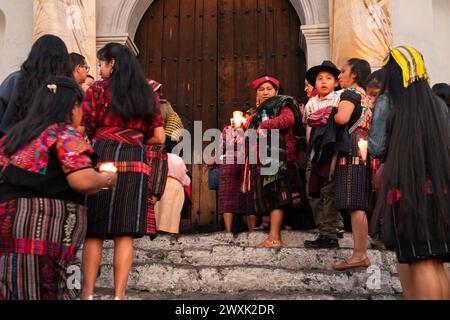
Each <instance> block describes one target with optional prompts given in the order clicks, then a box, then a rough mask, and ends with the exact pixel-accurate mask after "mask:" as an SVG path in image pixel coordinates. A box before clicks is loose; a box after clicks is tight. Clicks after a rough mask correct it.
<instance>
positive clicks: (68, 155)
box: [56, 126, 94, 174]
mask: <svg viewBox="0 0 450 320" xmlns="http://www.w3.org/2000/svg"><path fill="white" fill-rule="evenodd" d="M56 152H57V154H58V158H59V161H60V162H61V167H62V169H63V172H64V173H65V174H68V173H70V172H73V171H76V170H79V169H83V168H88V167H92V160H91V158H90V156H89V155H91V154H93V153H94V150H93V149H92V147H91V146H90V145H89V144H87V143H86V141H85V140H84V138H83V137H82V136H81V135H80V134H79V133H78V132H76V131H75V129H73V128H72V127H70V126H67V127H66V128H65V130H64V131H63V132H62V133H61V135H60V136H59V137H58V142H57V144H56Z"/></svg>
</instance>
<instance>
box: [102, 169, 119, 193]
mask: <svg viewBox="0 0 450 320" xmlns="http://www.w3.org/2000/svg"><path fill="white" fill-rule="evenodd" d="M100 174H101V175H102V176H103V177H104V178H105V180H106V181H105V186H104V188H105V189H112V187H113V186H114V185H115V184H116V181H117V173H116V172H107V171H102V172H100Z"/></svg>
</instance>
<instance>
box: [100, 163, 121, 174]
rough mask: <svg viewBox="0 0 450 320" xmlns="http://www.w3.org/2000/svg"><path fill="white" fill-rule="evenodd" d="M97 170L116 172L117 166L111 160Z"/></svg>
mask: <svg viewBox="0 0 450 320" xmlns="http://www.w3.org/2000/svg"><path fill="white" fill-rule="evenodd" d="M99 171H100V172H111V173H116V172H117V167H116V166H115V165H114V164H113V163H112V162H105V163H103V164H102V165H101V166H100V168H99Z"/></svg>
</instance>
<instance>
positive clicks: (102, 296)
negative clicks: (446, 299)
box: [94, 288, 402, 301]
mask: <svg viewBox="0 0 450 320" xmlns="http://www.w3.org/2000/svg"><path fill="white" fill-rule="evenodd" d="M113 296H114V291H113V290H112V289H107V288H97V289H96V294H95V296H94V299H95V300H112V299H113ZM400 299H402V295H401V294H397V295H387V294H370V295H352V294H341V295H337V294H336V295H332V294H329V293H320V292H317V293H301V292H277V293H273V292H269V291H242V292H239V293H238V294H204V293H186V294H181V295H174V294H167V293H164V292H147V291H136V290H127V300H158V301H160V300H188V301H197V300H198V301H227V300H229V301H233V300H247V301H249V300H261V301H264V300H400Z"/></svg>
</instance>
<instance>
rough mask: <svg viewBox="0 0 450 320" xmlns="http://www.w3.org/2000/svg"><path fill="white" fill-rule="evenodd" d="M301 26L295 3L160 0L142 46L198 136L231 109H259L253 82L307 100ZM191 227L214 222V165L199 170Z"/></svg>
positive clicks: (141, 32) (147, 20)
mask: <svg viewBox="0 0 450 320" xmlns="http://www.w3.org/2000/svg"><path fill="white" fill-rule="evenodd" d="M299 35H300V21H299V19H298V16H297V14H296V11H295V9H294V8H293V7H292V5H291V3H290V1H289V0H155V1H154V2H153V4H152V5H151V6H150V8H149V9H148V11H147V12H146V13H145V15H144V17H143V19H142V21H141V23H140V26H139V28H138V31H137V33H136V38H135V42H136V45H137V46H138V48H139V50H140V54H139V61H140V63H141V64H142V66H143V68H144V70H145V73H146V76H147V77H149V78H152V79H155V80H157V81H159V82H161V83H163V93H164V96H165V97H166V98H167V99H168V100H169V101H170V102H171V103H172V106H173V107H174V109H175V110H176V111H177V112H178V113H179V114H180V116H181V117H182V119H183V122H184V124H185V127H186V128H187V129H188V130H189V131H190V132H191V133H192V134H193V133H194V131H193V125H194V121H202V126H203V131H205V130H206V129H209V128H220V129H222V128H223V127H224V126H225V125H227V124H228V122H229V119H230V118H231V115H232V111H234V110H245V109H248V108H250V107H251V106H253V105H254V102H255V92H254V91H253V89H252V88H251V82H252V80H254V79H255V78H257V77H258V76H262V75H265V74H270V75H273V76H275V77H277V78H279V80H280V81H281V83H282V85H283V87H284V89H285V93H286V94H289V95H292V96H295V97H300V96H301V95H302V94H303V80H304V78H305V69H306V64H305V55H304V53H303V52H302V51H301V49H300V39H299ZM191 169H192V174H193V181H192V187H193V197H194V205H193V210H192V218H191V223H194V224H215V223H217V222H218V217H217V198H216V192H214V191H210V190H208V184H207V167H206V166H205V165H193V166H192V167H191Z"/></svg>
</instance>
